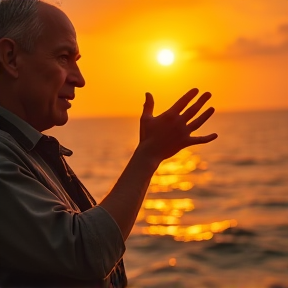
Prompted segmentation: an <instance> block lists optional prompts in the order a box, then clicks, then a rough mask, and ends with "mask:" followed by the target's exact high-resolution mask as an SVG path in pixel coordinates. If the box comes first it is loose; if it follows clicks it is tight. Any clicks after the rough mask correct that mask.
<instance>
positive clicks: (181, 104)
mask: <svg viewBox="0 0 288 288" xmlns="http://www.w3.org/2000/svg"><path fill="white" fill-rule="evenodd" d="M198 92H199V90H198V89H197V88H193V89H191V90H190V91H188V92H187V93H186V94H185V95H184V96H182V97H181V98H180V99H179V100H178V101H177V102H176V103H175V104H174V105H173V106H172V107H171V108H170V109H169V110H170V111H172V112H173V113H177V114H180V112H181V111H182V110H183V109H184V108H185V107H186V106H187V105H188V104H189V102H190V101H191V100H192V99H193V98H194V97H195V96H196V95H197V94H198Z"/></svg>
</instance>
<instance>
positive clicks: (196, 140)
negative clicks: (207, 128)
mask: <svg viewBox="0 0 288 288" xmlns="http://www.w3.org/2000/svg"><path fill="white" fill-rule="evenodd" d="M217 138H218V135H217V134H216V133H213V134H210V135H206V136H198V137H190V139H189V140H188V143H187V145H188V146H191V145H198V144H205V143H209V142H211V141H213V140H215V139H217Z"/></svg>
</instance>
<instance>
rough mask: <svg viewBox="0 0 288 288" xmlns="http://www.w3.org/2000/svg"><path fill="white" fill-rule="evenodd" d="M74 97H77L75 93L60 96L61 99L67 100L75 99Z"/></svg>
mask: <svg viewBox="0 0 288 288" xmlns="http://www.w3.org/2000/svg"><path fill="white" fill-rule="evenodd" d="M74 98H75V95H74V94H71V95H60V96H59V99H62V100H65V101H67V102H69V101H71V100H73V99H74Z"/></svg>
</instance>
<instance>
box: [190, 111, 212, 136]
mask: <svg viewBox="0 0 288 288" xmlns="http://www.w3.org/2000/svg"><path fill="white" fill-rule="evenodd" d="M214 112H215V109H214V108H213V107H210V108H209V109H207V110H206V111H205V112H204V113H202V114H201V115H200V116H199V117H198V118H196V119H195V120H193V121H192V122H191V123H189V124H188V125H187V127H188V129H189V131H190V132H193V131H195V130H197V129H198V128H199V127H201V126H202V125H203V124H204V123H205V122H206V121H207V120H208V119H209V118H210V117H211V116H212V115H213V113H214Z"/></svg>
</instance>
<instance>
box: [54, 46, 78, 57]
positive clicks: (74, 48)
mask: <svg viewBox="0 0 288 288" xmlns="http://www.w3.org/2000/svg"><path fill="white" fill-rule="evenodd" d="M63 50H65V51H67V52H68V53H69V54H71V55H75V56H76V58H77V60H78V59H80V58H81V55H80V53H79V49H78V47H77V46H76V45H74V44H73V45H70V44H62V45H59V46H58V48H57V49H56V52H60V51H63Z"/></svg>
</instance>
